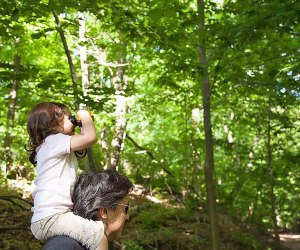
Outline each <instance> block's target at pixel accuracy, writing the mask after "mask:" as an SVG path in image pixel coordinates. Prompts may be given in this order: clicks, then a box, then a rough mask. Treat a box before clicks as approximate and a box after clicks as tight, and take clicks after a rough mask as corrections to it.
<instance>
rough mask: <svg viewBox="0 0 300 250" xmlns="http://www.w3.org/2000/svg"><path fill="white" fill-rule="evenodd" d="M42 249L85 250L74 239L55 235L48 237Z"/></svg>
mask: <svg viewBox="0 0 300 250" xmlns="http://www.w3.org/2000/svg"><path fill="white" fill-rule="evenodd" d="M42 250H86V248H84V247H82V246H81V245H80V244H79V243H78V242H77V241H76V240H74V239H73V238H70V237H68V236H63V235H61V236H55V237H52V238H51V239H49V240H48V241H47V242H46V243H45V245H44V246H43V248H42Z"/></svg>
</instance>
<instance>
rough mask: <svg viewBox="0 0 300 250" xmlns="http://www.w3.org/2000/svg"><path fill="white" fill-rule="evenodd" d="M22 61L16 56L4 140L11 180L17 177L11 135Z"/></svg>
mask: <svg viewBox="0 0 300 250" xmlns="http://www.w3.org/2000/svg"><path fill="white" fill-rule="evenodd" d="M20 61H21V57H20V56H19V55H17V54H16V55H15V57H14V65H15V79H14V80H13V82H12V87H11V90H10V94H9V103H8V111H7V122H6V134H5V139H4V149H5V152H6V153H5V154H4V157H5V163H6V175H7V176H8V177H9V178H15V177H16V174H17V173H16V171H13V169H12V165H13V157H12V150H11V147H12V142H13V136H12V135H11V130H12V129H13V128H14V127H15V110H16V103H17V94H18V87H19V82H20V80H19V79H18V75H19V73H20Z"/></svg>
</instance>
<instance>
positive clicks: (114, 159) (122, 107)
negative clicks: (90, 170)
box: [110, 42, 127, 169]
mask: <svg viewBox="0 0 300 250" xmlns="http://www.w3.org/2000/svg"><path fill="white" fill-rule="evenodd" d="M125 62H126V43H125V42H122V43H121V49H120V51H119V58H118V64H119V67H118V69H117V73H116V77H115V79H114V88H115V94H116V128H115V135H114V138H113V139H112V142H111V148H112V151H111V157H110V168H112V169H118V164H119V160H120V155H121V151H122V146H123V143H124V139H125V136H126V134H125V129H126V117H125V114H126V97H125V95H124V91H125V90H126V87H127V85H126V81H125V80H124V73H125V66H124V64H125Z"/></svg>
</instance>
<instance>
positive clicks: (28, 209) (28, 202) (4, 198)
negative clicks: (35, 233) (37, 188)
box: [0, 196, 33, 211]
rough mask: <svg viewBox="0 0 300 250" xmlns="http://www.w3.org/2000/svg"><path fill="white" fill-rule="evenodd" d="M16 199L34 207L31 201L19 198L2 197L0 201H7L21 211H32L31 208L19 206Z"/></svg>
mask: <svg viewBox="0 0 300 250" xmlns="http://www.w3.org/2000/svg"><path fill="white" fill-rule="evenodd" d="M14 199H17V200H21V201H22V202H25V203H27V204H28V205H30V207H32V206H33V203H32V202H30V201H27V200H24V199H22V198H20V197H18V196H0V200H5V201H9V202H11V203H13V204H14V205H16V206H17V207H19V208H21V209H24V210H27V211H30V208H26V207H24V206H22V205H21V204H18V203H17V202H16V201H15V200H14Z"/></svg>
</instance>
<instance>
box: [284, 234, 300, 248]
mask: <svg viewBox="0 0 300 250" xmlns="http://www.w3.org/2000/svg"><path fill="white" fill-rule="evenodd" d="M280 240H281V244H282V246H283V247H285V248H286V249H289V250H300V235H299V234H281V235H280Z"/></svg>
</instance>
